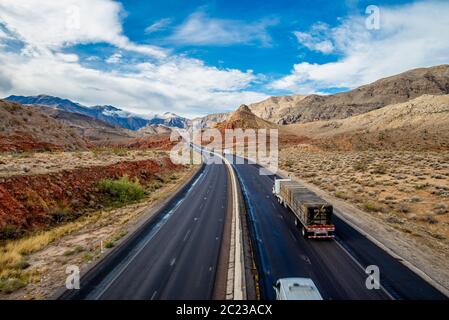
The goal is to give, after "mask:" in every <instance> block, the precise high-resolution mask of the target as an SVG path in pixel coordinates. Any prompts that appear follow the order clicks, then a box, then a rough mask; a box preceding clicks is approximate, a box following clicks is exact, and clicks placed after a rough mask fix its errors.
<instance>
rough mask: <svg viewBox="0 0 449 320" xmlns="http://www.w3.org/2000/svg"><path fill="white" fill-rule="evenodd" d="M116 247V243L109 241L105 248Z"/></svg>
mask: <svg viewBox="0 0 449 320" xmlns="http://www.w3.org/2000/svg"><path fill="white" fill-rule="evenodd" d="M114 246H115V243H114V241H108V242H106V243H105V245H104V247H105V248H106V249H110V248H113V247H114Z"/></svg>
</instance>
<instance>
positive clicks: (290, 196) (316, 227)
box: [273, 179, 335, 239]
mask: <svg viewBox="0 0 449 320" xmlns="http://www.w3.org/2000/svg"><path fill="white" fill-rule="evenodd" d="M273 194H274V195H275V196H276V197H277V199H278V201H279V203H281V204H282V205H284V206H285V207H286V208H290V210H291V211H292V212H293V214H294V215H295V225H296V226H298V227H300V228H301V233H302V235H303V236H304V238H306V239H307V238H334V233H335V226H334V225H333V223H332V214H333V207H332V205H330V204H329V203H327V202H326V201H324V200H323V199H321V198H320V197H318V196H317V195H316V194H315V193H313V192H312V191H310V190H308V189H307V188H305V187H304V186H302V185H301V184H299V183H297V182H294V181H292V180H291V179H275V181H274V186H273Z"/></svg>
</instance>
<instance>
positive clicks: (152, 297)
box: [150, 290, 157, 300]
mask: <svg viewBox="0 0 449 320" xmlns="http://www.w3.org/2000/svg"><path fill="white" fill-rule="evenodd" d="M156 294H157V290H156V291H154V292H153V294H152V295H151V298H150V300H154V297H156Z"/></svg>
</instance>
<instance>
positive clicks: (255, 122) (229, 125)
mask: <svg viewBox="0 0 449 320" xmlns="http://www.w3.org/2000/svg"><path fill="white" fill-rule="evenodd" d="M216 128H218V129H237V128H240V129H275V128H278V125H276V124H274V123H272V122H269V121H267V120H264V119H262V118H259V117H258V116H256V115H255V114H254V113H253V112H252V111H251V109H250V108H249V107H248V106H247V105H241V106H240V107H239V108H238V109H237V110H236V111H235V112H233V113H232V114H231V115H230V116H229V117H228V119H227V120H225V121H223V122H221V123H218V124H217V125H216Z"/></svg>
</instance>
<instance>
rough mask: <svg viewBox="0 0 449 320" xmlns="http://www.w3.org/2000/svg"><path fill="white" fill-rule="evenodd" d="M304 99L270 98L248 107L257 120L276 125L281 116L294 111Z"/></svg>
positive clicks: (293, 96) (297, 97) (292, 97)
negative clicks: (260, 119)
mask: <svg viewBox="0 0 449 320" xmlns="http://www.w3.org/2000/svg"><path fill="white" fill-rule="evenodd" d="M304 98H306V96H303V95H292V96H279V97H270V98H268V99H266V100H263V101H261V102H257V103H253V104H250V105H248V107H249V109H250V110H251V111H252V112H253V113H254V114H255V115H256V116H258V117H259V118H262V119H265V120H268V121H270V122H274V123H278V122H279V120H280V119H281V117H282V115H283V114H286V113H288V112H289V111H290V110H292V109H294V108H295V106H296V105H297V104H298V103H299V102H300V101H302V100H303V99H304Z"/></svg>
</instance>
